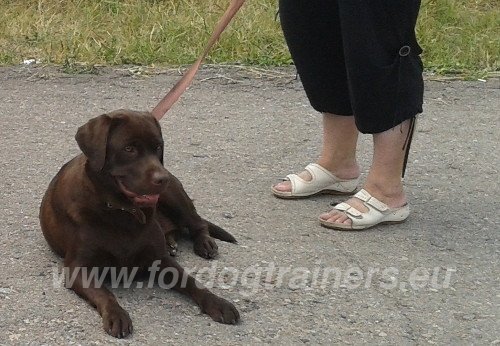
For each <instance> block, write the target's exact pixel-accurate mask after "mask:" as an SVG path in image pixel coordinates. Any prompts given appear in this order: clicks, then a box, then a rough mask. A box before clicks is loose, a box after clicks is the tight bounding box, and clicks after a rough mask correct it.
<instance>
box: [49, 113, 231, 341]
mask: <svg viewBox="0 0 500 346" xmlns="http://www.w3.org/2000/svg"><path fill="white" fill-rule="evenodd" d="M76 140H77V142H78V145H79V146H80V148H81V149H82V152H83V154H81V155H78V156H77V157H75V158H74V159H72V160H71V161H69V162H68V163H66V164H65V165H64V166H63V167H62V168H61V170H60V171H59V173H58V174H57V175H56V176H55V177H54V179H53V180H52V182H51V183H50V185H49V187H48V189H47V192H46V193H45V196H44V198H43V201H42V205H41V207H40V223H41V227H42V231H43V234H44V236H45V238H46V240H47V242H48V243H49V245H50V246H51V247H52V249H53V250H54V251H55V252H56V253H57V254H59V255H60V256H62V257H64V265H65V266H66V267H68V268H69V270H70V273H71V272H72V271H73V270H75V268H78V267H87V268H90V267H99V268H103V267H106V266H107V267H113V266H114V267H119V268H122V267H127V268H132V267H140V268H144V269H146V268H148V267H150V265H151V264H152V263H153V262H154V261H157V260H159V261H160V270H161V269H164V268H175V269H176V270H177V271H178V273H179V277H182V275H187V274H186V273H184V271H183V269H182V268H181V267H180V266H179V264H178V263H177V262H176V261H175V260H174V259H173V258H172V256H171V255H170V254H171V253H174V252H175V248H176V243H175V237H174V233H173V232H174V231H176V232H177V231H180V230H183V229H187V230H188V231H189V234H190V236H191V238H192V239H193V243H194V251H195V253H197V254H198V255H200V256H202V257H204V258H213V257H215V256H216V255H217V244H216V243H215V241H214V239H213V238H212V237H211V235H212V236H214V237H216V238H219V239H222V240H225V241H229V242H236V241H235V239H234V238H233V237H232V236H231V235H230V234H229V233H227V232H226V231H224V230H223V229H221V228H220V227H218V226H216V225H214V224H212V223H210V222H208V221H206V220H204V219H203V218H201V217H200V216H199V215H198V213H197V212H196V210H195V207H194V205H193V203H192V201H191V199H190V198H189V196H188V195H187V194H186V192H185V191H184V188H183V187H182V184H181V183H180V182H179V180H178V179H177V178H175V177H174V176H173V175H172V174H171V173H169V172H168V171H167V170H166V169H165V168H164V166H163V139H162V135H161V129H160V125H159V124H158V121H157V120H155V118H154V117H153V116H152V115H151V114H150V113H146V112H134V111H128V110H119V111H115V112H112V113H109V114H104V115H101V116H99V117H96V118H94V119H92V120H90V121H89V122H88V123H87V124H85V125H84V126H82V127H80V128H79V129H78V132H77V135H76ZM145 196H146V197H145ZM169 253H170V254H169ZM172 279H173V278H172ZM172 284H173V282H172ZM71 288H72V289H73V290H74V291H75V292H76V293H77V294H79V295H80V296H82V297H83V298H85V299H86V300H88V301H89V302H90V303H91V304H92V305H94V306H95V307H96V308H97V311H98V312H99V313H100V315H101V316H102V319H103V326H104V329H105V330H106V331H107V332H108V333H109V334H111V335H113V336H115V337H125V336H127V335H128V334H130V333H131V332H132V322H131V320H130V317H129V315H128V313H127V312H126V311H125V310H124V309H123V308H122V307H121V306H120V305H119V304H118V302H117V301H116V298H115V297H114V295H113V294H112V293H111V292H110V291H109V290H108V289H107V288H105V287H92V285H91V287H84V286H83V284H82V277H81V274H79V275H77V277H76V280H75V281H74V282H73V283H72V285H71ZM173 288H174V289H176V290H178V291H180V292H182V293H184V294H186V295H189V296H190V297H192V298H193V299H194V301H195V302H196V303H197V304H198V305H199V306H200V307H201V309H202V311H204V312H205V313H207V314H208V315H210V316H211V317H212V318H213V319H214V320H216V321H218V322H222V323H237V322H238V321H239V313H238V311H237V310H236V308H235V307H234V306H233V305H232V304H231V303H230V302H228V301H226V300H224V299H222V298H220V297H217V296H216V295H214V294H213V293H211V292H210V291H208V290H207V289H206V288H203V287H202V286H201V285H200V283H198V282H196V281H195V280H194V278H192V277H190V276H188V279H187V281H185V284H184V285H183V284H182V283H181V280H180V279H179V280H177V282H176V283H175V286H174V287H173Z"/></svg>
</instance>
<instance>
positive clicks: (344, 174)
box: [317, 158, 361, 179]
mask: <svg viewBox="0 0 500 346" xmlns="http://www.w3.org/2000/svg"><path fill="white" fill-rule="evenodd" d="M317 163H318V164H319V165H320V166H321V167H323V168H325V169H327V170H328V171H330V172H331V173H332V174H333V175H335V176H336V177H337V178H340V179H355V178H358V177H359V175H360V173H361V171H360V168H359V165H358V163H357V162H356V160H352V159H348V160H337V161H334V162H332V161H330V160H324V159H322V158H320V159H319V160H318V162H317Z"/></svg>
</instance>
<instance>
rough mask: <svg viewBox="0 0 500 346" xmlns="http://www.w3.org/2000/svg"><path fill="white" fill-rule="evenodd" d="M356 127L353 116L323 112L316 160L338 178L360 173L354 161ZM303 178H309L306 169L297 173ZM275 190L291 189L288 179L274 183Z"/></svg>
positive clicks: (354, 175) (353, 176)
mask: <svg viewBox="0 0 500 346" xmlns="http://www.w3.org/2000/svg"><path fill="white" fill-rule="evenodd" d="M357 142H358V129H357V128H356V124H355V123H354V116H343V115H334V114H329V113H324V114H323V146H322V148H321V154H320V157H319V159H318V160H317V161H316V163H318V164H319V165H320V166H322V167H324V168H326V169H327V170H329V171H330V172H332V173H333V174H334V175H335V176H336V177H338V178H340V179H353V178H357V177H358V176H359V174H360V171H359V166H358V163H357V161H356V144H357ZM299 176H300V177H301V178H302V179H304V180H307V181H309V180H311V178H312V177H311V175H310V174H309V172H307V171H303V172H301V173H299ZM274 187H275V188H276V189H277V190H280V191H291V188H292V187H291V184H290V182H289V181H283V182H281V183H279V184H276V185H274Z"/></svg>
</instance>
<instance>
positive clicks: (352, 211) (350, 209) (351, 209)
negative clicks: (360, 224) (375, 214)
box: [333, 202, 363, 218]
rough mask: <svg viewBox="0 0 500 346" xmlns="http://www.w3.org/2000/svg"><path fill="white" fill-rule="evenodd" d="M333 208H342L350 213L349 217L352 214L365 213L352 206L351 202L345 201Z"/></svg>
mask: <svg viewBox="0 0 500 346" xmlns="http://www.w3.org/2000/svg"><path fill="white" fill-rule="evenodd" d="M333 209H337V210H340V211H342V212H344V213H346V214H348V215H347V216H348V217H349V218H350V216H352V217H361V216H362V215H363V213H362V212H360V211H359V210H358V209H356V208H354V207H352V206H350V205H349V204H347V203H345V202H342V203H339V204H337V205H336V206H334V207H333Z"/></svg>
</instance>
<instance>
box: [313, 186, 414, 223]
mask: <svg viewBox="0 0 500 346" xmlns="http://www.w3.org/2000/svg"><path fill="white" fill-rule="evenodd" d="M364 189H365V190H366V191H367V192H368V193H370V194H371V195H372V196H373V197H375V198H376V199H378V200H379V201H381V202H382V203H385V204H386V205H387V206H388V207H389V208H399V207H402V206H404V205H405V204H406V203H407V199H406V195H405V194H404V191H403V186H402V185H401V186H398V187H394V188H390V189H387V188H385V189H384V188H380V187H378V186H376V185H374V184H366V185H365V187H364ZM345 203H347V204H349V205H350V206H351V207H353V208H355V209H357V210H359V211H360V212H362V213H366V212H367V211H368V208H367V207H366V206H365V205H364V203H363V201H361V200H360V199H358V198H356V197H353V198H350V199H348V200H347V201H346V202H345ZM319 218H320V219H321V220H323V221H327V222H329V223H339V224H344V225H352V220H351V219H350V218H349V217H348V216H347V214H346V213H345V212H343V211H340V210H337V209H332V210H331V211H329V212H326V213H323V214H321V215H320V216H319Z"/></svg>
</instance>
